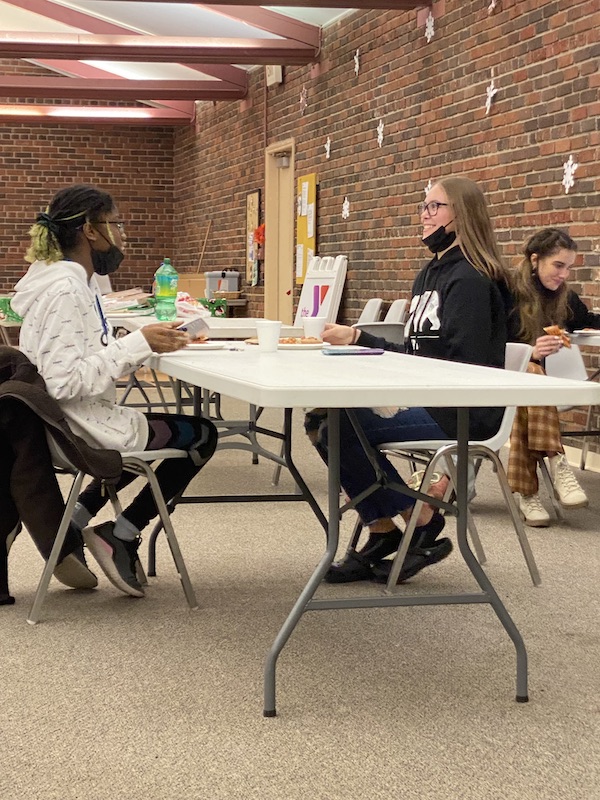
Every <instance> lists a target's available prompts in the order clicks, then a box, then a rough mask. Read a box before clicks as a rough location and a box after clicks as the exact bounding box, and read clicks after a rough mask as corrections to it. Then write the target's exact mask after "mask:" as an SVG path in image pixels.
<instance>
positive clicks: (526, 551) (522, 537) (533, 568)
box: [489, 450, 542, 586]
mask: <svg viewBox="0 0 600 800" xmlns="http://www.w3.org/2000/svg"><path fill="white" fill-rule="evenodd" d="M489 458H490V459H491V460H492V461H493V463H494V465H495V468H496V470H495V471H496V475H497V477H498V483H499V484H500V488H501V489H502V494H503V495H504V500H505V502H506V505H507V507H508V511H509V514H510V516H511V519H512V521H513V526H514V528H515V531H516V534H517V538H518V540H519V544H520V545H521V550H522V552H523V557H524V558H525V563H526V564H527V569H528V570H529V574H530V576H531V581H532V583H533V585H534V586H539V585H540V584H541V582H542V579H541V578H540V573H539V570H538V566H537V563H536V560H535V557H534V555H533V552H532V550H531V546H530V544H529V539H528V538H527V534H526V533H525V526H524V525H523V520H522V519H521V515H520V513H519V509H518V508H517V504H516V503H515V498H514V497H513V493H512V491H511V488H510V486H509V485H508V479H507V477H506V472H505V471H504V467H503V466H502V462H501V461H500V458H499V456H498V455H497V453H493V451H491V450H490V455H489Z"/></svg>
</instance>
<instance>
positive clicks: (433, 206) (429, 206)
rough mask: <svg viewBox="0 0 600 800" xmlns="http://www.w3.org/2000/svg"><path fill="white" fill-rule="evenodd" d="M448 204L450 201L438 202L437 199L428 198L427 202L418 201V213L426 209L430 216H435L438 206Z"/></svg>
mask: <svg viewBox="0 0 600 800" xmlns="http://www.w3.org/2000/svg"><path fill="white" fill-rule="evenodd" d="M449 205H450V203H438V201H437V200H430V201H429V203H419V214H422V213H423V212H424V211H426V212H427V213H428V215H429V216H430V217H435V215H436V214H437V212H438V208H439V207H440V206H449Z"/></svg>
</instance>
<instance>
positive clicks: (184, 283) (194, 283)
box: [177, 272, 206, 300]
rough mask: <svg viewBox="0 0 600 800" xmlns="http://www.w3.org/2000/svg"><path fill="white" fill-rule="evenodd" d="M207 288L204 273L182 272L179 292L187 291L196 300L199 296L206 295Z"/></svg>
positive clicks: (178, 286) (178, 287)
mask: <svg viewBox="0 0 600 800" xmlns="http://www.w3.org/2000/svg"><path fill="white" fill-rule="evenodd" d="M205 290H206V281H205V279H204V274H203V273H200V272H180V273H179V283H178V284H177V291H178V292H187V293H188V294H189V295H190V297H194V298H195V299H196V300H197V299H198V298H199V297H204V292H205Z"/></svg>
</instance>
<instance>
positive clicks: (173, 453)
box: [27, 432, 198, 625]
mask: <svg viewBox="0 0 600 800" xmlns="http://www.w3.org/2000/svg"><path fill="white" fill-rule="evenodd" d="M48 444H49V447H50V453H51V456H52V462H53V464H54V466H55V468H56V469H57V470H59V471H61V472H67V473H70V474H72V475H73V476H74V478H73V483H72V484H71V488H70V490H69V494H68V498H67V503H66V508H65V512H64V514H63V518H62V520H61V523H60V526H59V528H58V531H57V533H56V538H55V540H54V545H53V546H52V551H51V553H50V557H49V558H48V561H47V562H46V565H45V567H44V570H43V572H42V576H41V578H40V581H39V584H38V587H37V590H36V593H35V597H34V600H33V604H32V606H31V610H30V612H29V616H28V617H27V622H29V623H30V624H31V625H35V624H36V623H37V622H38V621H39V619H40V614H41V610H42V605H43V602H44V600H45V598H46V594H47V592H48V585H49V583H50V578H51V577H52V573H53V572H54V568H55V567H56V564H57V562H58V557H59V555H60V551H61V549H62V546H63V543H64V541H65V537H66V534H67V529H68V527H69V523H70V521H71V517H72V516H73V510H74V508H75V503H76V502H77V497H78V495H79V493H80V491H81V486H82V483H83V479H84V477H85V474H86V473H85V472H83V471H82V470H79V469H77V467H75V466H74V465H73V464H72V463H71V462H70V461H69V459H68V458H67V457H66V456H65V454H64V453H63V451H62V450H61V448H60V447H59V446H58V444H57V442H56V441H55V440H54V438H53V437H52V434H51V433H50V432H49V433H48ZM121 457H122V461H123V470H125V471H126V472H131V473H133V474H135V475H139V476H141V477H144V478H145V479H146V480H147V482H148V484H149V485H150V489H151V491H152V496H153V497H154V502H155V503H156V508H157V510H158V514H159V517H160V520H161V522H162V525H163V528H164V531H165V534H166V536H167V541H168V543H169V547H170V550H171V555H172V556H173V561H174V562H175V566H176V568H177V572H178V573H179V578H180V580H181V584H182V587H183V591H184V594H185V597H186V600H187V602H188V605H189V607H190V608H191V609H193V610H195V609H197V608H198V602H197V600H196V595H195V593H194V589H193V587H192V584H191V581H190V577H189V575H188V571H187V568H186V566H185V562H184V560H183V556H182V555H181V550H180V548H179V543H178V541H177V537H176V536H175V531H174V530H173V525H172V523H171V518H170V516H169V512H168V510H167V506H166V503H165V499H164V497H163V495H162V492H161V490H160V486H159V484H158V480H157V478H156V475H155V474H154V470H153V469H152V466H151V462H153V461H164V460H166V459H171V458H187V457H188V454H187V452H186V451H185V450H176V449H174V448H164V449H162V450H143V451H140V452H135V453H122V454H121ZM106 488H107V490H108V491H109V495H110V497H111V501H112V503H113V507H114V508H115V511H116V513H119V512H120V505H119V502H118V499H117V496H116V492H115V491H114V488H113V487H112V486H110V485H109V484H106ZM140 577H143V579H144V580H145V576H140Z"/></svg>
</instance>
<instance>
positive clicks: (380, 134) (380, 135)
mask: <svg viewBox="0 0 600 800" xmlns="http://www.w3.org/2000/svg"><path fill="white" fill-rule="evenodd" d="M377 144H378V145H379V147H381V145H382V144H383V120H382V119H380V120H379V125H378V126H377Z"/></svg>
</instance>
